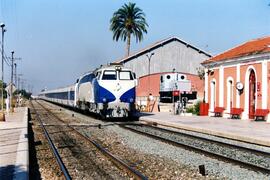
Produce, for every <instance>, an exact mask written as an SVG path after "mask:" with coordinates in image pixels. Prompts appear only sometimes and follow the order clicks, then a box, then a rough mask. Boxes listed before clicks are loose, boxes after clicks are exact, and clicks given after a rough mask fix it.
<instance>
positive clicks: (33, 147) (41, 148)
mask: <svg viewBox="0 0 270 180" xmlns="http://www.w3.org/2000/svg"><path fill="white" fill-rule="evenodd" d="M31 112H32V111H31ZM31 114H32V113H31ZM29 123H30V125H29V126H31V127H30V129H31V130H32V132H30V133H31V134H30V136H32V138H31V139H32V141H29V143H30V145H29V148H30V177H31V178H32V179H40V178H42V179H64V177H63V176H62V175H61V170H60V169H59V167H58V165H57V162H56V160H55V158H54V155H53V153H52V151H51V149H50V147H49V144H48V142H47V140H46V138H45V136H44V134H43V130H42V129H41V128H40V126H39V122H38V121H37V119H36V118H35V115H34V114H32V118H31V121H30V122H29ZM33 156H34V157H33Z"/></svg>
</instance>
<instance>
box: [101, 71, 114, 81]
mask: <svg viewBox="0 0 270 180" xmlns="http://www.w3.org/2000/svg"><path fill="white" fill-rule="evenodd" d="M116 79H117V76H116V71H109V70H106V71H104V72H103V76H102V80H116Z"/></svg>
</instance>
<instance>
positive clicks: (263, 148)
mask: <svg viewBox="0 0 270 180" xmlns="http://www.w3.org/2000/svg"><path fill="white" fill-rule="evenodd" d="M157 127H160V128H164V129H168V130H173V131H176V132H180V133H184V134H190V135H192V136H198V137H203V138H206V139H212V140H216V141H219V142H224V143H227V144H233V145H238V146H241V147H246V148H250V149H254V150H260V151H263V152H267V153H270V147H266V146H261V145H256V144H250V143H247V142H242V141H236V140H232V139H227V138H222V137H218V136H213V135H209V134H204V133H199V132H194V131H188V130H184V129H178V128H173V127H167V126H162V125H158V126H157Z"/></svg>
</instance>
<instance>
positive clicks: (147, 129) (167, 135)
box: [120, 124, 270, 174]
mask: <svg viewBox="0 0 270 180" xmlns="http://www.w3.org/2000/svg"><path fill="white" fill-rule="evenodd" d="M120 127H122V128H124V129H127V130H130V131H133V132H135V133H138V134H141V135H145V136H148V137H151V138H154V139H158V140H161V141H163V142H166V143H168V144H172V145H175V146H180V147H182V148H185V149H187V150H192V151H195V152H198V153H202V154H205V155H207V156H209V157H214V158H216V159H221V160H223V161H225V162H230V163H233V164H237V165H239V166H241V167H245V168H248V169H250V170H255V171H260V172H262V173H266V174H270V153H269V152H264V151H260V150H256V149H250V148H247V147H242V146H239V145H234V144H228V143H225V142H221V141H217V140H212V139H208V138H204V137H199V136H195V135H191V134H186V133H182V132H178V131H173V130H169V129H164V128H160V127H156V126H152V125H147V124H140V125H138V124H136V125H135V124H134V125H130V124H129V125H120ZM218 148H219V149H218ZM241 155H242V156H244V157H245V158H243V157H240V156H241ZM256 158H257V159H256ZM256 162H257V163H256Z"/></svg>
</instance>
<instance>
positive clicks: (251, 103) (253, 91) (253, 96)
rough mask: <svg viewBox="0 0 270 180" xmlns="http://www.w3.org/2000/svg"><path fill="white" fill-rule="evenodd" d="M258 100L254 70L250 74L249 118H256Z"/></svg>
mask: <svg viewBox="0 0 270 180" xmlns="http://www.w3.org/2000/svg"><path fill="white" fill-rule="evenodd" d="M255 100H256V77H255V72H254V70H251V71H250V75H249V119H254V113H255Z"/></svg>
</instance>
